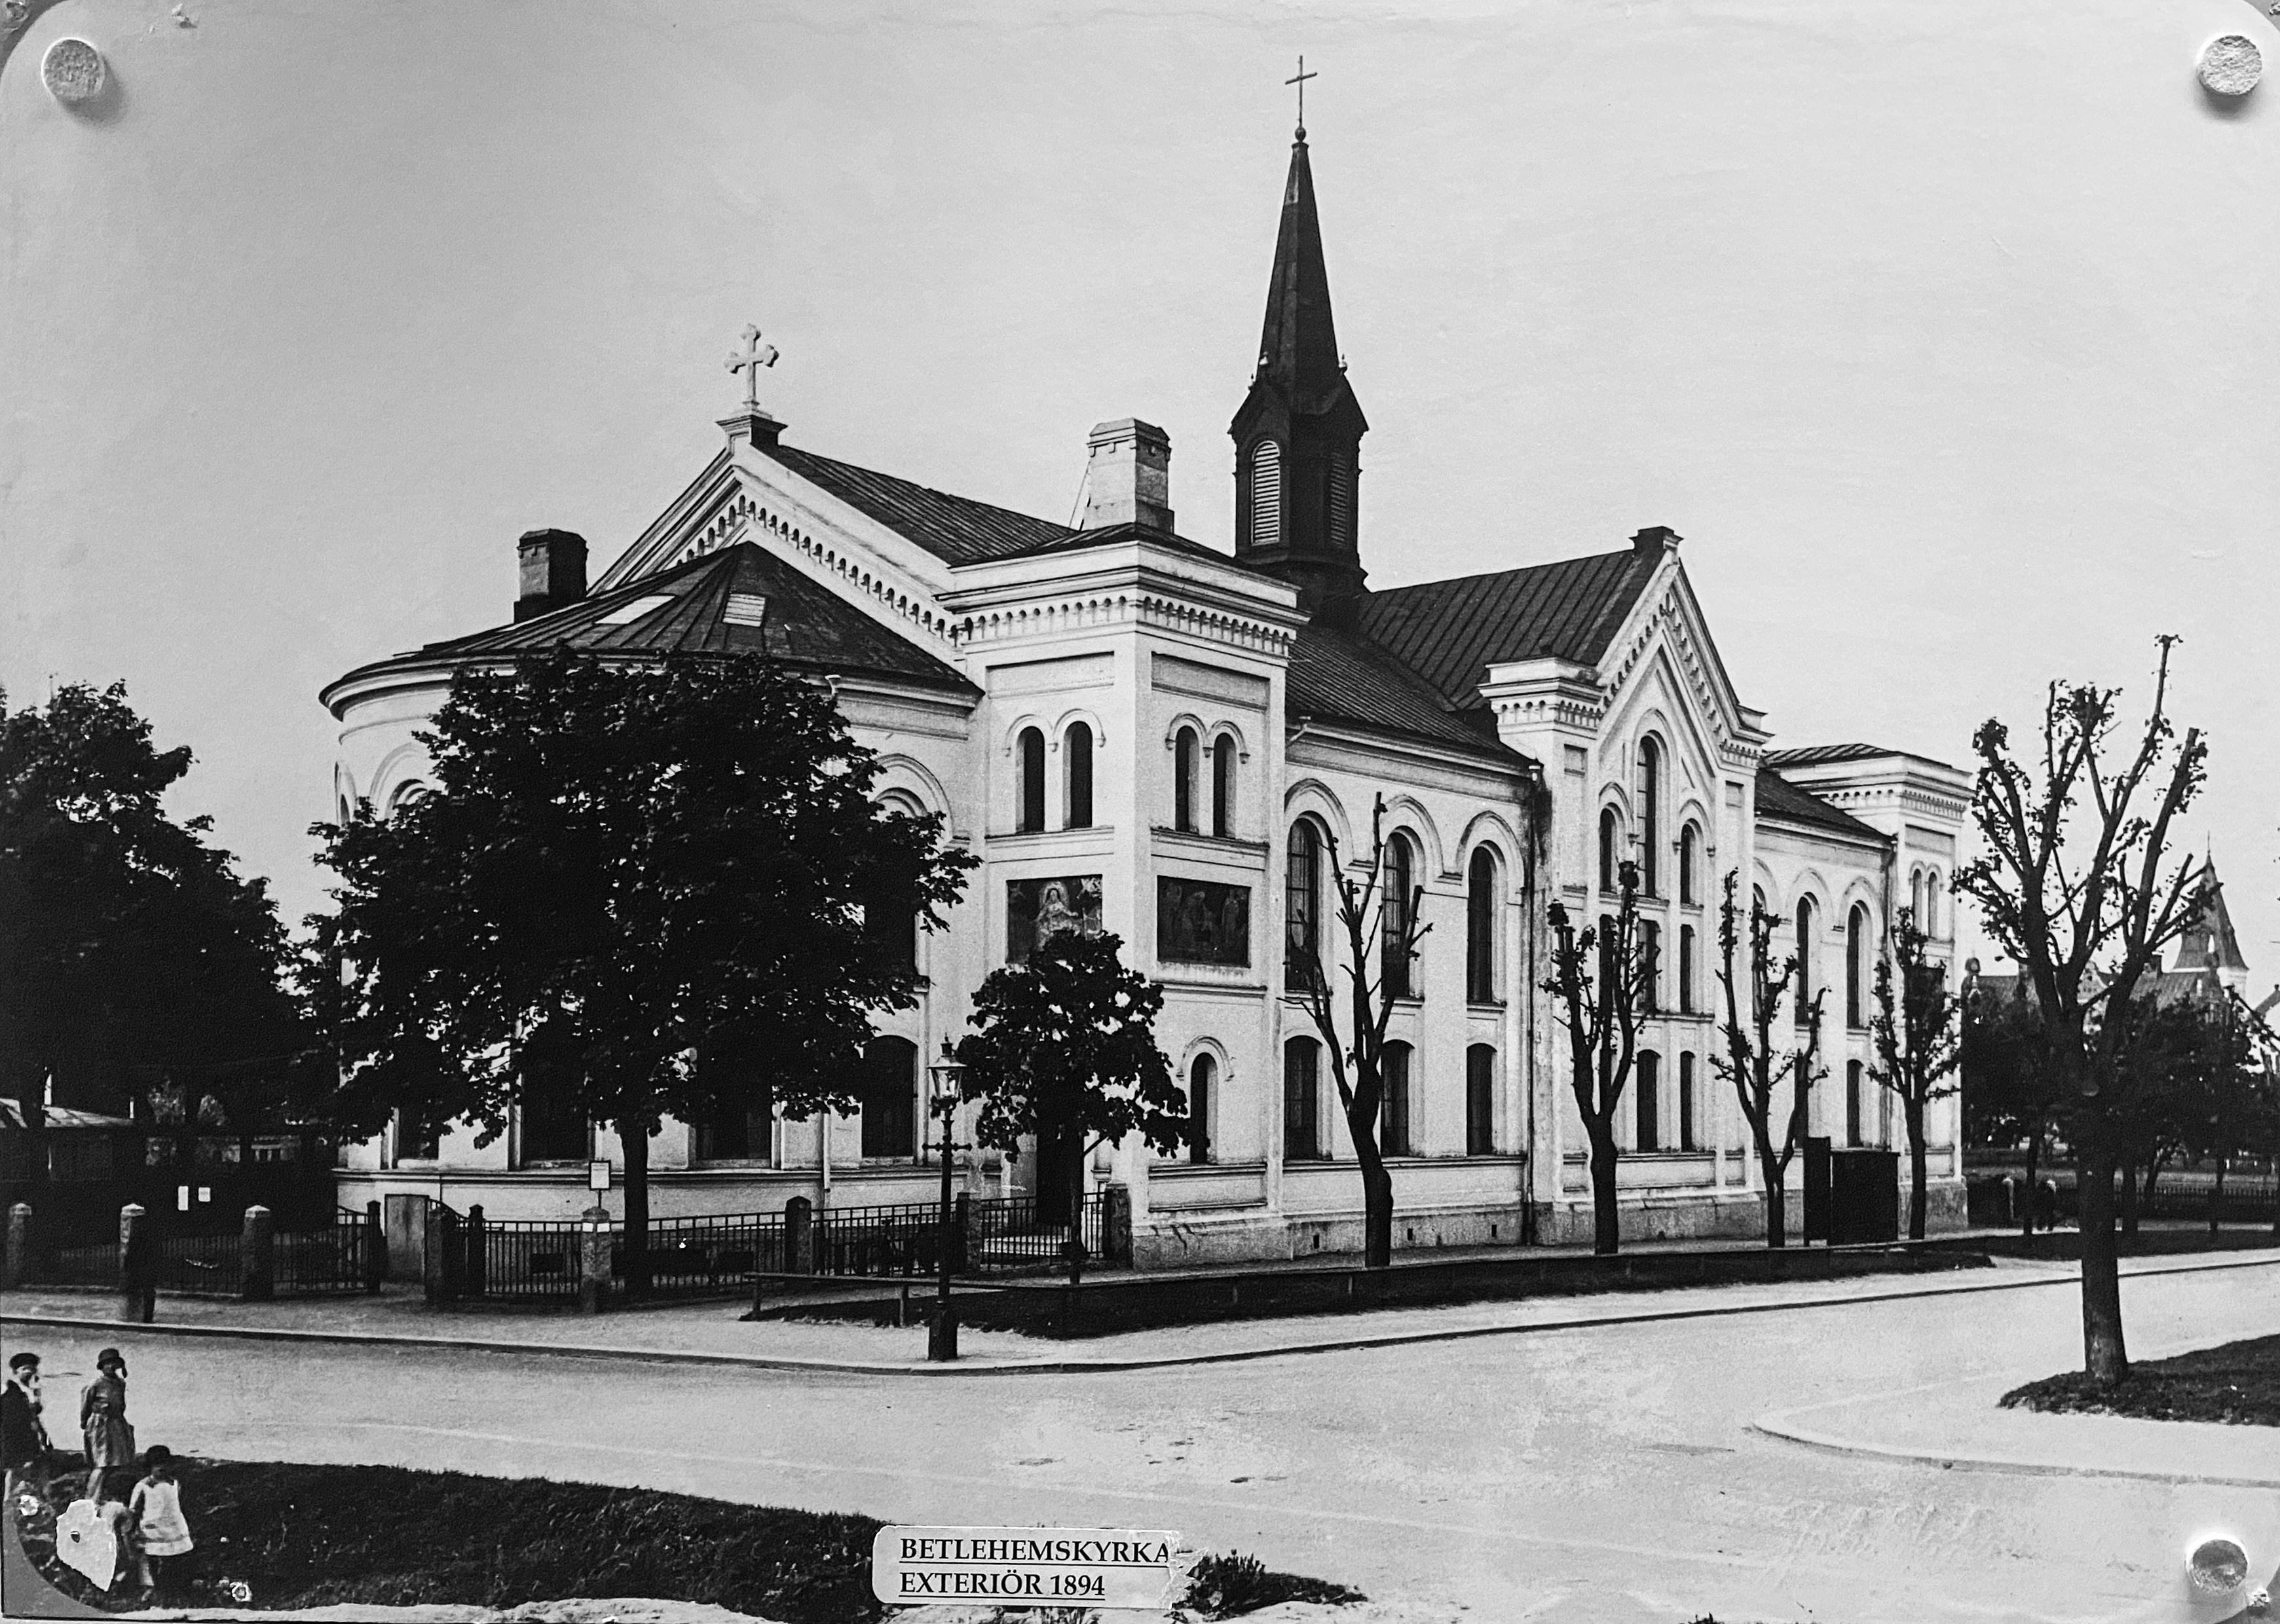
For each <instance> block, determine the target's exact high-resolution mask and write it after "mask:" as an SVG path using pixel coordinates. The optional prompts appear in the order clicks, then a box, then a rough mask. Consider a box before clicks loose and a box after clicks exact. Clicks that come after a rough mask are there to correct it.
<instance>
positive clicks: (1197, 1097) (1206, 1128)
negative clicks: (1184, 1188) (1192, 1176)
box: [1188, 1054, 1219, 1162]
mask: <svg viewBox="0 0 2280 1624" xmlns="http://www.w3.org/2000/svg"><path fill="white" fill-rule="evenodd" d="M1218 1081H1219V1062H1218V1061H1216V1060H1214V1059H1213V1058H1211V1056H1209V1055H1207V1054H1199V1055H1198V1056H1197V1057H1196V1058H1195V1063H1194V1064H1193V1065H1191V1066H1189V1067H1188V1159H1189V1160H1190V1161H1191V1162H1207V1161H1209V1160H1211V1158H1212V1151H1211V1120H1212V1096H1213V1094H1214V1093H1215V1092H1216V1091H1217V1088H1216V1085H1217V1084H1218Z"/></svg>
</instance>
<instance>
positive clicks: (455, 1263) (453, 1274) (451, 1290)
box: [425, 1202, 466, 1303]
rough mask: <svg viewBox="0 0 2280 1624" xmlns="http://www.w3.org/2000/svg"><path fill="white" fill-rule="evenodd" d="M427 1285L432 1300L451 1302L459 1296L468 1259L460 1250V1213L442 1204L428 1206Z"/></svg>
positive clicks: (429, 1298) (429, 1299)
mask: <svg viewBox="0 0 2280 1624" xmlns="http://www.w3.org/2000/svg"><path fill="white" fill-rule="evenodd" d="M425 1250H426V1251H427V1253H428V1257H427V1265H426V1285H427V1290H428V1301H429V1302H430V1303H449V1302H451V1301H452V1300H453V1299H454V1298H456V1297H458V1295H459V1282H460V1281H461V1280H462V1279H463V1278H465V1276H466V1267H465V1259H464V1258H459V1257H458V1256H456V1255H455V1254H456V1253H457V1252H458V1250H459V1215H458V1213H457V1212H452V1211H451V1209H450V1208H449V1207H446V1206H444V1205H443V1204H442V1203H440V1202H438V1203H434V1204H431V1205H429V1207H428V1244H427V1247H426V1249H425Z"/></svg>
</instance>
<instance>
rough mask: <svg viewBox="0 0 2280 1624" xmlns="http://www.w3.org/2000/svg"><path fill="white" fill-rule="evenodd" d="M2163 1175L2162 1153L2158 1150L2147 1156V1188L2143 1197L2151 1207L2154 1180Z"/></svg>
mask: <svg viewBox="0 0 2280 1624" xmlns="http://www.w3.org/2000/svg"><path fill="white" fill-rule="evenodd" d="M2160 1177H2161V1151H2154V1152H2153V1154H2152V1155H2150V1156H2148V1157H2147V1158H2145V1194H2144V1197H2143V1199H2144V1201H2145V1205H2147V1206H2149V1207H2150V1206H2152V1205H2153V1181H2154V1180H2155V1179H2158V1178H2160Z"/></svg>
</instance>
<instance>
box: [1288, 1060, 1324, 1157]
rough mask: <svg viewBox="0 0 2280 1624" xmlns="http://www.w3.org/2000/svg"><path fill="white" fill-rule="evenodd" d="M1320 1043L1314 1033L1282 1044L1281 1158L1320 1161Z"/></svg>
mask: <svg viewBox="0 0 2280 1624" xmlns="http://www.w3.org/2000/svg"><path fill="white" fill-rule="evenodd" d="M1320 1056H1321V1044H1319V1043H1315V1042H1314V1040H1313V1038H1311V1037H1294V1038H1292V1039H1291V1040H1290V1042H1289V1043H1285V1044H1283V1160H1284V1161H1291V1162H1311V1161H1320V1160H1321V1156H1322V1144H1321V1138H1320V1136H1319V1135H1318V1134H1317V1132H1316V1119H1315V1114H1314V1104H1315V1091H1316V1084H1315V1076H1316V1071H1315V1068H1316V1066H1317V1065H1318V1063H1319V1057H1320Z"/></svg>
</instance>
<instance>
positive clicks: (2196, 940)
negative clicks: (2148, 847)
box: [2169, 863, 2248, 970]
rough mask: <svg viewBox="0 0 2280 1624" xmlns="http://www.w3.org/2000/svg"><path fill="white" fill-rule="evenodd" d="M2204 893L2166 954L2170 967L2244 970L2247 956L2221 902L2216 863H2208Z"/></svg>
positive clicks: (2179, 968) (2227, 910) (2178, 968)
mask: <svg viewBox="0 0 2280 1624" xmlns="http://www.w3.org/2000/svg"><path fill="white" fill-rule="evenodd" d="M2208 878H2209V888H2208V896H2207V898H2206V899H2205V900H2204V901H2203V902H2202V904H2201V909H2200V913H2199V916H2198V917H2197V918H2195V919H2194V920H2193V922H2192V924H2191V926H2189V927H2187V928H2186V930H2185V934H2184V935H2182V936H2180V937H2178V938H2177V947H2176V951H2175V952H2174V953H2172V954H2171V955H2170V956H2169V967H2170V968H2171V969H2172V970H2245V969H2247V968H2248V960H2247V959H2246V958H2243V957H2242V956H2241V951H2240V937H2239V935H2238V933H2236V932H2235V931H2234V929H2233V927H2232V910H2231V909H2230V908H2228V907H2226V906H2225V904H2224V882H2223V881H2222V880H2219V879H2218V878H2217V877H2216V865H2215V863H2211V864H2210V865H2209V866H2208Z"/></svg>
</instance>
